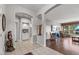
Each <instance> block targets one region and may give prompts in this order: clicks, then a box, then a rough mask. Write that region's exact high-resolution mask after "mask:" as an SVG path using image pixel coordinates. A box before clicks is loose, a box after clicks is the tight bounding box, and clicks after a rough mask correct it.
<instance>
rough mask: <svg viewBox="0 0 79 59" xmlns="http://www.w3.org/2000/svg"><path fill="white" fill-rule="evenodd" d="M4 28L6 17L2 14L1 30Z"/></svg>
mask: <svg viewBox="0 0 79 59" xmlns="http://www.w3.org/2000/svg"><path fill="white" fill-rule="evenodd" d="M5 29H6V17H5V15H4V14H3V15H2V30H3V31H5Z"/></svg>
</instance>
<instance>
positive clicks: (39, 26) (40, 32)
mask: <svg viewBox="0 0 79 59" xmlns="http://www.w3.org/2000/svg"><path fill="white" fill-rule="evenodd" d="M37 30H38V35H42V25H38V29H37Z"/></svg>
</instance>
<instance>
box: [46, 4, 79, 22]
mask: <svg viewBox="0 0 79 59" xmlns="http://www.w3.org/2000/svg"><path fill="white" fill-rule="evenodd" d="M75 17H76V18H77V17H79V4H62V5H60V6H58V7H57V8H54V9H52V10H51V11H50V12H49V13H48V14H47V15H46V18H47V20H51V21H60V20H61V19H68V18H75ZM64 21H66V20H64ZM60 22H62V21H60Z"/></svg>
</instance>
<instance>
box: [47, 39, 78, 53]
mask: <svg viewBox="0 0 79 59" xmlns="http://www.w3.org/2000/svg"><path fill="white" fill-rule="evenodd" d="M46 45H47V47H49V48H51V49H55V50H56V51H59V52H61V53H63V54H65V55H79V43H78V42H77V43H76V42H72V38H62V39H58V40H56V41H55V40H50V39H48V40H47V41H46Z"/></svg>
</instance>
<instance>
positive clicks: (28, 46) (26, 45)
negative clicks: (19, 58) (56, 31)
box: [5, 40, 61, 55]
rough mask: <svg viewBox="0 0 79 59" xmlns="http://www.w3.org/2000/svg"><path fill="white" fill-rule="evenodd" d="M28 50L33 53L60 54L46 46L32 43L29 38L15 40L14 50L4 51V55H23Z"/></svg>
mask: <svg viewBox="0 0 79 59" xmlns="http://www.w3.org/2000/svg"><path fill="white" fill-rule="evenodd" d="M29 52H32V53H33V55H61V53H59V52H57V51H55V50H53V49H50V48H48V47H42V46H40V45H38V44H32V43H31V41H29V40H28V41H21V42H16V49H15V51H13V52H6V53H5V55H24V54H27V53H29Z"/></svg>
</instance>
